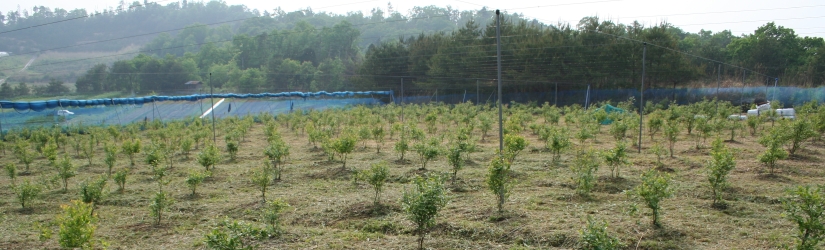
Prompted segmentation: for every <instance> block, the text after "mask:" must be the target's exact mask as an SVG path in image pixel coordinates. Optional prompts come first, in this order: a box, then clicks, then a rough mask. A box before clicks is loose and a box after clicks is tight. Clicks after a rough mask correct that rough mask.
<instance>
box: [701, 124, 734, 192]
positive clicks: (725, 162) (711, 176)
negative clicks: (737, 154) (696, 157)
mask: <svg viewBox="0 0 825 250" xmlns="http://www.w3.org/2000/svg"><path fill="white" fill-rule="evenodd" d="M710 157H711V159H710V161H708V164H707V171H708V182H709V184H710V189H711V192H713V204H714V205H719V204H720V202H721V201H722V191H724V190H725V189H726V188H727V187H728V185H729V183H728V181H727V176H728V173H730V171H731V170H733V168H735V167H736V162H734V160H733V152H731V151H730V150H729V149H728V147H727V146H725V144H724V143H723V142H722V139H719V138H717V139H716V140H714V141H713V148H712V149H711V151H710Z"/></svg>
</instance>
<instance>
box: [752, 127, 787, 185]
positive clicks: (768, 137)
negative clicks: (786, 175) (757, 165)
mask: <svg viewBox="0 0 825 250" xmlns="http://www.w3.org/2000/svg"><path fill="white" fill-rule="evenodd" d="M783 133H784V132H783V129H782V126H779V127H774V128H773V129H771V130H770V132H768V133H767V134H765V135H763V136H762V137H760V138H759V144H762V146H765V147H767V150H766V151H765V152H764V153H762V154H760V155H759V161H760V162H762V163H764V164H765V166H767V167H768V169H770V173H771V174H773V173H774V169H775V168H776V162H777V161H779V160H783V159H785V158H788V152H787V151H785V149H784V148H782V144H784V143H785V139H784V135H783Z"/></svg>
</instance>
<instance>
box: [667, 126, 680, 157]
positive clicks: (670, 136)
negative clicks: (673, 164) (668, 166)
mask: <svg viewBox="0 0 825 250" xmlns="http://www.w3.org/2000/svg"><path fill="white" fill-rule="evenodd" d="M680 130H681V127H680V126H679V123H678V122H675V121H670V122H667V123H666V124H665V139H666V140H667V143H668V149H669V150H670V157H671V158H673V147H674V146H675V145H676V142H677V141H678V140H679V132H680Z"/></svg>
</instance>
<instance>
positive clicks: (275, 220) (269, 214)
mask: <svg viewBox="0 0 825 250" xmlns="http://www.w3.org/2000/svg"><path fill="white" fill-rule="evenodd" d="M266 205H267V206H266V208H264V213H263V220H264V222H266V224H267V226H268V227H269V231H270V232H271V233H272V234H279V233H280V231H281V213H282V212H283V211H284V210H286V209H287V208H289V203H287V202H286V201H284V200H282V199H275V200H272V201H270V202H269V203H267V204H266Z"/></svg>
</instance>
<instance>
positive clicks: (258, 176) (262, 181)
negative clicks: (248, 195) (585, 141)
mask: <svg viewBox="0 0 825 250" xmlns="http://www.w3.org/2000/svg"><path fill="white" fill-rule="evenodd" d="M272 171H273V170H272V163H270V162H269V161H267V160H264V165H263V167H262V168H261V170H259V171H254V172H252V183H253V184H255V186H256V187H257V188H258V190H261V200H262V201H263V203H264V204H266V189H267V188H268V187H269V184H272Z"/></svg>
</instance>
